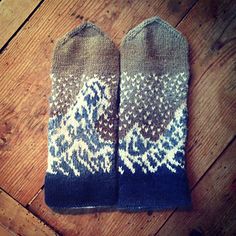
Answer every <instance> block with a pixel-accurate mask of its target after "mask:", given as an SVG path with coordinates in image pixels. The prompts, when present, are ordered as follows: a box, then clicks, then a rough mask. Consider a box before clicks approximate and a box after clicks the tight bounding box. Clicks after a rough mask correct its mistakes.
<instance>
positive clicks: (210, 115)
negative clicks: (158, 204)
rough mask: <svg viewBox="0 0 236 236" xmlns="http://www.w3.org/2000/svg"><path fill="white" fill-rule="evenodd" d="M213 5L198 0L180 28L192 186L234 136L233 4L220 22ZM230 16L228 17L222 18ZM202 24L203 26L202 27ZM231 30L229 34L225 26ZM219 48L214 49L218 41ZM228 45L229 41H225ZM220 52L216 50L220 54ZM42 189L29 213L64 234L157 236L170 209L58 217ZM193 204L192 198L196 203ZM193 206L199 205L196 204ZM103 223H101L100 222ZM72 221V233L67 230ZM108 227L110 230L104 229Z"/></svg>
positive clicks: (224, 8)
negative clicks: (187, 65)
mask: <svg viewBox="0 0 236 236" xmlns="http://www.w3.org/2000/svg"><path fill="white" fill-rule="evenodd" d="M205 4H207V7H208V8H209V5H210V4H209V2H207V3H206V1H200V2H199V3H197V4H196V5H195V7H194V8H193V9H192V10H191V11H190V12H189V14H188V16H187V17H186V18H184V20H183V21H182V23H181V24H179V26H178V28H179V29H180V30H181V31H182V32H184V34H185V35H186V36H187V38H188V40H189V42H190V45H191V46H190V48H191V74H192V82H191V84H190V94H189V98H190V100H189V108H190V117H189V122H190V123H189V138H188V140H189V142H188V148H187V150H188V152H187V170H188V175H189V178H190V185H191V187H193V186H194V185H195V184H196V183H197V181H198V180H199V179H200V178H201V176H202V175H203V174H204V173H205V172H206V171H207V169H208V168H209V167H210V166H211V164H212V163H213V162H214V161H215V160H216V158H217V157H218V156H219V155H220V153H221V152H222V151H223V149H224V148H225V147H226V146H227V144H228V143H229V142H230V141H231V140H232V138H233V136H234V135H235V128H236V123H235V119H234V117H235V116H236V113H235V112H236V111H235V107H236V104H235V99H234V98H235V94H236V91H235V86H234V84H235V83H234V79H235V67H234V61H235V55H236V54H235V44H234V42H233V41H230V39H231V38H232V37H234V36H233V35H234V31H233V25H234V24H235V22H234V21H232V20H231V18H232V16H233V15H234V11H235V5H232V4H230V2H225V3H223V2H222V3H219V4H218V5H217V6H218V11H217V12H218V15H217V19H215V18H214V17H213V16H211V17H210V19H208V20H206V19H205V18H204V17H209V15H210V14H209V11H210V12H213V10H214V9H215V7H213V8H212V9H211V10H208V13H207V15H204V16H201V14H203V12H204V10H205V8H206V5H205ZM224 12H226V13H224ZM224 14H227V17H225V16H224ZM204 19H205V21H204ZM202 21H204V27H202V28H200V29H199V24H200V23H201V22H202ZM226 27H227V29H226V30H225V28H226ZM222 32H225V33H224V34H223V36H222V38H220V40H222V45H223V47H221V48H220V49H217V47H213V49H211V47H212V45H215V42H216V41H217V40H219V36H220V35H221V34H222ZM224 42H228V43H224ZM216 49H217V50H216ZM43 194H44V193H43V191H42V192H41V193H40V194H39V195H38V197H37V198H36V199H35V200H34V201H33V202H32V204H31V205H30V210H32V211H33V212H35V214H38V215H40V217H42V218H43V219H45V220H46V221H47V222H49V223H50V224H52V225H53V226H54V227H55V228H56V229H58V230H60V232H63V233H64V234H65V235H71V234H72V235H73V234H74V235H75V234H76V232H80V235H91V234H95V233H98V234H101V235H111V234H112V235H119V234H121V235H148V234H150V235H153V234H155V232H157V231H158V229H159V228H160V227H161V225H162V224H163V223H164V222H165V220H166V219H167V218H168V217H169V216H170V215H171V213H172V211H166V212H155V213H153V214H149V215H148V214H146V213H137V214H125V213H117V212H115V213H100V214H91V215H82V216H61V215H60V216H59V214H56V213H54V212H52V211H51V210H50V209H49V208H48V207H47V206H46V205H45V203H44V200H43ZM193 201H194V199H193ZM193 204H197V203H196V202H193ZM98 222H99V224H98ZM68 223H69V229H68V228H67V226H68ZM105 225H106V226H105Z"/></svg>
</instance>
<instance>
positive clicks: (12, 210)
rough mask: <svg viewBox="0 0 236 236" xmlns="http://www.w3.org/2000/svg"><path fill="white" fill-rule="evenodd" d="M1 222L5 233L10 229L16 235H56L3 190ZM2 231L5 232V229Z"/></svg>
mask: <svg viewBox="0 0 236 236" xmlns="http://www.w3.org/2000/svg"><path fill="white" fill-rule="evenodd" d="M0 222H1V224H2V225H3V226H4V227H5V232H7V229H9V231H10V232H11V231H12V232H14V233H15V234H16V235H25V236H27V235H30V236H31V235H56V233H55V232H54V231H53V230H52V229H50V228H49V227H48V226H46V225H45V224H44V223H43V222H42V221H40V220H39V219H37V218H36V217H35V216H34V215H33V214H31V213H30V212H29V211H28V210H27V209H25V208H24V207H23V206H22V205H20V204H19V203H17V202H16V201H15V200H14V199H13V198H11V197H10V196H9V195H8V194H7V193H5V192H4V191H2V190H1V189H0ZM1 230H2V231H3V228H2V229H1ZM0 232H1V231H0ZM1 235H2V234H1Z"/></svg>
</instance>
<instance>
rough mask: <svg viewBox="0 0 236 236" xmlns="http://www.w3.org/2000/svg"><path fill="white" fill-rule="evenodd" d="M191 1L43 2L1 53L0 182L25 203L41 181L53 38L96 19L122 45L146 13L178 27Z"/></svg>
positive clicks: (34, 192) (43, 170)
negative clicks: (175, 3)
mask: <svg viewBox="0 0 236 236" xmlns="http://www.w3.org/2000/svg"><path fill="white" fill-rule="evenodd" d="M150 2H151V1H150ZM193 4H194V1H183V2H182V4H181V6H180V7H178V11H175V12H173V9H172V8H170V6H169V5H168V4H167V3H166V1H157V2H156V3H155V4H152V6H150V7H149V8H148V9H147V7H146V5H143V4H142V2H140V1H135V2H133V3H131V2H123V6H122V7H121V6H118V5H117V4H113V3H112V1H110V2H109V1H108V2H104V1H79V2H78V1H57V4H55V2H53V1H45V2H44V3H43V4H42V6H41V7H40V8H39V9H38V10H37V12H35V14H34V15H33V16H32V17H31V19H30V20H29V22H27V24H26V25H25V27H24V28H23V29H22V31H21V32H19V33H18V34H17V35H16V37H15V38H14V39H13V40H12V42H11V44H10V46H9V47H8V48H7V50H5V51H4V52H3V54H2V55H1V57H0V82H1V84H0V90H1V91H2V93H1V95H0V97H1V101H2V102H1V104H0V114H1V120H2V122H1V126H2V127H1V128H0V129H1V130H2V141H1V143H2V145H1V162H2V165H1V166H0V186H1V187H2V188H3V189H4V190H5V191H7V192H8V193H9V194H10V195H12V196H13V197H14V198H15V199H17V200H18V201H19V202H21V203H22V204H23V205H26V204H27V203H28V202H29V201H30V200H31V199H32V197H33V196H34V195H35V194H36V193H37V192H38V190H39V189H40V188H41V187H42V185H43V182H44V175H45V170H46V165H47V122H48V117H49V115H48V96H49V93H50V79H49V71H50V65H51V56H52V49H53V47H54V45H55V39H57V38H58V37H61V36H62V35H64V34H65V33H66V32H67V31H69V30H72V29H73V28H74V27H76V26H78V24H80V23H81V19H82V18H83V20H90V21H93V22H96V23H97V24H98V25H99V26H100V27H101V28H102V30H104V31H105V32H107V34H108V35H110V36H111V37H112V39H113V40H114V41H115V42H116V44H117V45H118V44H119V43H120V38H121V37H122V36H123V35H124V32H127V31H128V30H129V29H130V28H131V27H132V26H133V25H135V24H137V23H139V22H141V20H143V19H145V18H146V17H151V16H153V15H155V14H157V13H158V15H161V16H163V18H164V19H166V20H168V21H169V22H170V23H172V24H173V25H176V24H177V23H178V22H179V20H180V19H181V18H182V17H183V15H184V13H185V12H186V11H188V9H189V8H191V7H192V5H193ZM78 15H79V16H80V17H78ZM114 15H115V17H114ZM134 15H135V16H136V17H135V18H133V17H132V16H134ZM82 16H83V17H82ZM22 170H23V171H22Z"/></svg>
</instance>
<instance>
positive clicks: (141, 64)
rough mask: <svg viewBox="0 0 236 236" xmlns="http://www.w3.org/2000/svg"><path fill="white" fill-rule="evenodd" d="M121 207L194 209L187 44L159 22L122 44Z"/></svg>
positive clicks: (141, 27)
mask: <svg viewBox="0 0 236 236" xmlns="http://www.w3.org/2000/svg"><path fill="white" fill-rule="evenodd" d="M120 73H121V81H120V110H119V150H118V172H119V199H118V208H120V209H127V210H164V209H171V208H172V209H174V208H175V207H179V208H191V204H192V203H191V196H190V192H189V188H188V179H187V175H186V168H185V167H186V165H185V146H186V139H187V121H188V109H187V94H188V80H189V64H188V43H187V40H186V39H185V37H184V36H183V35H182V34H181V33H180V32H178V31H177V30H175V29H174V28H173V27H172V26H171V25H169V24H168V23H167V22H165V21H163V20H162V19H160V18H159V17H153V18H149V19H147V20H145V21H143V22H142V23H141V24H140V25H138V26H136V27H135V28H134V29H132V30H131V31H129V32H128V34H127V35H126V37H125V38H124V40H123V42H122V45H121V72H120Z"/></svg>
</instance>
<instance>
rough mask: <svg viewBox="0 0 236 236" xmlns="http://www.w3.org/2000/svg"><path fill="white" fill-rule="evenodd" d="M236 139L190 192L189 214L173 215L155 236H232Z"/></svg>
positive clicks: (235, 226) (235, 229)
mask: <svg viewBox="0 0 236 236" xmlns="http://www.w3.org/2000/svg"><path fill="white" fill-rule="evenodd" d="M235 154H236V139H235V140H234V142H233V143H232V144H231V145H230V146H229V147H228V149H227V150H226V151H225V152H224V153H223V155H222V156H221V157H220V158H219V160H217V162H216V163H214V165H213V166H212V168H211V169H210V170H209V171H208V172H207V174H206V175H205V176H204V177H203V179H202V180H201V181H200V182H199V184H198V185H197V186H196V188H194V190H193V191H192V197H193V199H194V202H195V205H194V209H193V212H175V213H174V214H173V215H172V216H171V218H170V219H169V220H168V221H167V223H166V224H165V225H164V227H163V228H162V229H161V230H160V231H159V232H158V234H157V235H190V233H192V234H193V233H194V232H195V234H196V235H197V232H198V233H202V235H234V233H235V232H236V218H235V213H236V194H235V190H236V189H235V188H236V185H235V182H236V179H235V177H236V176H235V173H236V158H235Z"/></svg>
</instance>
